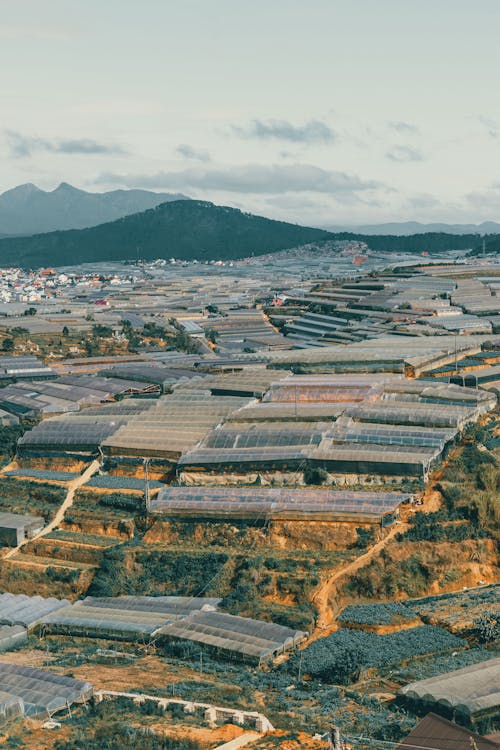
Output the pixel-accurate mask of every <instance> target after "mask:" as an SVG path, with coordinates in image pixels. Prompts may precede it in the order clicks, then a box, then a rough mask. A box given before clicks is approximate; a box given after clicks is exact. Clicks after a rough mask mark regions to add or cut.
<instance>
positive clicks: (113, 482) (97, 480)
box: [85, 474, 165, 492]
mask: <svg viewBox="0 0 500 750" xmlns="http://www.w3.org/2000/svg"><path fill="white" fill-rule="evenodd" d="M85 486H86V487H98V488H100V489H106V490H137V491H138V492H144V491H145V488H146V482H145V480H144V479H138V478H136V477H125V476H116V475H114V474H100V475H96V476H93V477H92V478H91V479H89V481H88V482H87V484H86V485H85ZM164 486H165V485H164V484H163V483H162V482H158V481H156V480H151V481H150V482H149V487H150V489H152V490H158V489H161V487H164Z"/></svg>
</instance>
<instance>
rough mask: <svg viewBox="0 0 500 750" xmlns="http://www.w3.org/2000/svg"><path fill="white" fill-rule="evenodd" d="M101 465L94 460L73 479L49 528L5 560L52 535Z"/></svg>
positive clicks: (14, 550)
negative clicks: (81, 488)
mask: <svg viewBox="0 0 500 750" xmlns="http://www.w3.org/2000/svg"><path fill="white" fill-rule="evenodd" d="M99 466H100V463H99V461H98V460H97V459H94V460H93V461H92V463H91V464H90V465H89V466H87V468H86V469H85V471H84V472H83V473H82V474H79V475H78V476H77V477H76V478H75V479H73V480H72V481H71V482H69V484H68V491H67V493H66V497H65V498H64V500H63V502H62V504H61V506H60V507H59V509H58V511H57V513H56V514H55V516H54V518H53V519H52V521H50V523H48V524H47V526H44V528H43V529H42V530H41V531H40V533H39V534H36V536H34V537H32V538H31V539H24V540H23V541H22V542H21V544H19V545H18V546H17V547H12V549H11V550H9V551H8V552H7V554H6V555H4V558H3V559H4V560H8V559H10V558H12V557H14V555H15V554H17V552H19V550H21V549H22V548H23V547H24V545H25V544H28V542H32V541H35V540H36V539H40V538H41V537H44V536H47V534H50V532H51V531H54V529H56V528H57V527H58V526H59V524H60V523H61V521H62V520H63V518H64V514H65V513H66V511H67V510H68V508H71V506H72V504H73V498H74V496H75V492H76V491H77V489H79V488H80V487H81V486H82V485H84V484H86V483H87V482H88V480H89V479H90V477H91V476H92V475H93V474H95V473H96V471H97V470H98V469H99Z"/></svg>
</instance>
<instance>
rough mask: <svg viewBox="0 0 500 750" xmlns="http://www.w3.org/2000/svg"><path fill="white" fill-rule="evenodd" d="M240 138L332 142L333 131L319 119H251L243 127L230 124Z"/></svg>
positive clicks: (295, 141) (333, 138) (334, 135)
mask: <svg viewBox="0 0 500 750" xmlns="http://www.w3.org/2000/svg"><path fill="white" fill-rule="evenodd" d="M232 130H233V132H234V133H236V134H237V135H239V136H240V137H242V138H259V139H260V140H272V139H275V140H280V141H291V142H292V143H332V142H333V141H334V140H335V139H336V137H337V136H336V134H335V132H334V131H333V130H332V129H331V128H330V126H329V125H327V124H326V123H325V122H321V120H309V122H306V123H304V125H293V124H292V123H291V122H288V121H287V120H252V121H251V122H250V123H249V124H248V125H246V126H245V127H239V126H237V125H233V126H232Z"/></svg>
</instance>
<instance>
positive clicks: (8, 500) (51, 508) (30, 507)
mask: <svg viewBox="0 0 500 750" xmlns="http://www.w3.org/2000/svg"><path fill="white" fill-rule="evenodd" d="M65 496H66V489H65V488H64V487H58V486H57V485H53V484H46V483H44V482H25V481H23V480H19V479H2V486H1V493H0V510H3V511H9V512H11V513H21V514H28V515H34V516H43V518H44V519H45V521H49V520H50V519H51V518H52V517H53V516H54V515H55V513H56V511H57V509H58V507H59V506H60V505H61V503H62V501H63V500H64V497H65Z"/></svg>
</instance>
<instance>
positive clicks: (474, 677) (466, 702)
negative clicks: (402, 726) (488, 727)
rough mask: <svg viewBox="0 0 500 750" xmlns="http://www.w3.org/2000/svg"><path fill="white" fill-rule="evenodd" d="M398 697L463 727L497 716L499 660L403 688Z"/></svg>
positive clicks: (475, 665) (473, 665)
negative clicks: (454, 721)
mask: <svg viewBox="0 0 500 750" xmlns="http://www.w3.org/2000/svg"><path fill="white" fill-rule="evenodd" d="M400 694H401V695H402V696H403V697H404V698H405V699H406V700H408V701H411V702H412V703H415V704H417V705H418V706H421V707H423V708H427V709H428V710H431V709H432V710H434V711H438V712H439V713H443V714H444V715H446V716H448V717H452V718H455V717H456V719H457V720H458V721H460V722H463V723H476V722H477V721H479V720H481V719H484V718H490V717H493V718H495V717H496V718H498V716H499V715H500V657H498V658H496V659H489V660H488V661H483V662H479V663H478V664H472V665H471V666H469V667H465V668H464V669H457V670H455V671H453V672H447V673H446V674H440V675H437V676H436V677H431V678H429V679H427V680H420V681H419V682H413V683H410V684H409V685H406V686H405V687H403V688H402V689H401V690H400Z"/></svg>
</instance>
